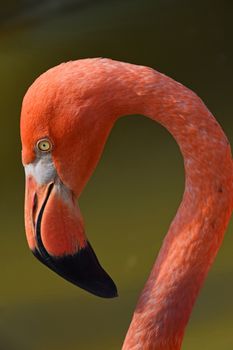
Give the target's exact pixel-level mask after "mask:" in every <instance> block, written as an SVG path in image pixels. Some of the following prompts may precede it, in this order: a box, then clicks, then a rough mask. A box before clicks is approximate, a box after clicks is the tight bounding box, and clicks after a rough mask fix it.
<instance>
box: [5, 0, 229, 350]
mask: <svg viewBox="0 0 233 350" xmlns="http://www.w3.org/2000/svg"><path fill="white" fill-rule="evenodd" d="M19 4H23V1H21V2H18V5H17V6H18V10H17V11H16V14H18V15H17V16H15V15H14V16H13V17H11V18H10V19H9V18H8V17H7V11H6V12H5V17H2V19H1V18H0V24H1V20H2V24H1V25H0V40H1V46H0V63H1V64H0V76H1V84H0V95H1V103H0V123H1V124H0V130H1V138H0V141H1V144H0V145H1V147H0V152H1V158H0V159H1V185H2V186H1V187H2V188H1V202H0V208H1V248H0V251H1V253H0V266H1V294H0V295H1V299H0V349H1V350H16V349H17V350H21V349H22V350H28V349H30V350H31V349H33V350H63V349H65V350H77V349H80V350H86V349H88V350H89V349H93V350H104V349H108V350H109V349H111V350H115V349H120V346H121V343H122V341H123V338H124V335H125V332H126V330H127V326H128V324H129V321H130V318H131V315H132V311H133V309H134V306H135V302H136V300H137V297H138V294H139V292H140V290H141V289H142V286H143V284H144V282H145V280H146V277H147V275H148V273H149V270H150V268H151V266H152V263H153V261H154V259H155V256H156V255H157V253H158V250H159V248H160V245H161V242H162V239H163V237H164V235H165V233H166V231H167V229H168V226H169V223H170V222H171V220H172V217H173V216H174V214H175V212H176V209H177V206H178V204H179V202H180V200H181V196H182V191H183V184H184V175H183V163H182V158H181V155H180V153H179V150H178V146H177V145H176V143H175V141H174V140H173V139H172V138H171V136H170V135H169V134H168V133H167V131H166V130H164V129H163V128H162V127H161V126H159V125H157V124H155V123H153V122H152V121H150V120H148V119H146V118H143V117H141V116H140V117H139V116H137V117H133V116H130V117H127V118H124V119H121V120H119V122H118V123H117V124H116V126H115V128H114V129H113V131H112V133H111V136H110V138H109V140H108V143H107V146H106V149H105V152H104V155H103V157H102V159H101V162H100V164H99V166H98V167H97V170H96V172H95V174H94V176H93V177H92V179H91V181H90V182H89V184H88V186H87V187H86V189H85V191H84V193H83V195H82V197H81V203H80V205H81V209H82V212H83V215H84V217H85V221H86V230H87V233H88V237H89V239H90V241H91V242H92V245H93V246H94V247H95V250H96V253H97V255H98V256H99V258H100V260H101V261H102V263H103V265H104V266H105V268H106V269H107V271H109V272H110V274H111V276H112V277H113V278H114V280H115V281H116V283H117V285H118V289H119V294H120V297H119V298H117V299H115V300H102V299H99V298H96V297H94V296H91V295H89V294H87V293H85V292H83V291H81V290H80V289H78V288H76V287H74V286H72V285H71V284H69V283H67V282H65V281H64V280H62V279H61V278H60V277H58V276H56V275H55V274H54V273H52V272H51V271H50V270H48V269H46V268H45V267H44V266H42V265H41V264H40V263H39V262H38V261H37V260H35V259H34V258H33V257H32V255H31V253H30V252H29V249H28V247H27V244H26V240H25V234H24V223H23V200H24V174H23V169H22V167H21V161H20V152H21V146H20V139H19V114H20V108H21V100H22V98H23V95H24V93H25V91H26V89H27V87H28V86H29V85H30V84H31V83H32V81H33V80H34V79H35V77H37V76H38V75H39V74H40V73H42V72H43V71H45V70H46V69H48V68H49V67H51V66H54V65H56V64H58V63H60V62H63V61H67V60H71V59H78V58H83V57H95V56H102V57H111V58H115V59H119V60H124V61H128V62H132V63H138V64H143V65H148V66H151V67H153V68H155V69H157V70H159V71H162V72H164V73H165V74H167V75H170V76H171V77H173V78H174V79H176V80H178V81H180V82H182V83H183V84H185V85H187V86H188V87H190V88H191V89H193V90H194V91H195V92H197V93H198V95H199V96H201V97H202V99H203V100H204V101H205V103H206V104H207V106H208V107H209V109H210V110H211V111H212V112H213V114H214V115H216V117H217V119H218V120H219V122H220V123H221V125H222V127H223V128H224V130H225V132H226V133H227V135H228V137H229V139H230V142H231V144H232V145H233V118H232V114H233V113H232V112H233V107H232V81H233V69H232V68H233V64H232V62H233V57H232V53H233V48H232V23H231V22H232V6H231V2H230V1H215V2H212V1H193V0H190V1H189V2H185V1H178V0H177V1H176V0H163V1H162V0H161V1H155V0H154V1H152V0H151V1H142V0H141V1H139V0H134V1H133V0H131V1H130V0H128V1H108V2H107V1H96V2H85V1H82V2H80V6H79V5H78V2H77V4H76V5H77V6H75V7H73V8H72V9H70V10H69V9H66V11H60V12H56V13H55V12H53V11H52V12H51V11H50V12H49V14H48V15H46V10H45V13H42V15H41V14H40V15H39V14H38V13H37V11H35V12H30V11H29V12H26V14H25V13H24V12H23V15H22V14H21V10H22V8H21V7H20V6H19ZM2 6H3V7H2V9H6V5H5V7H4V5H2ZM7 6H8V8H10V7H11V6H16V2H12V3H8V5H7ZM8 13H9V11H8ZM228 231H229V232H228V234H227V235H226V237H225V240H224V244H223V246H222V248H221V250H220V252H219V254H218V258H217V260H216V262H215V264H214V266H213V268H212V270H211V272H210V274H209V276H208V279H207V281H206V283H205V286H204V288H203V290H202V292H201V295H200V297H199V299H198V301H197V304H196V306H195V308H194V312H193V314H192V318H191V321H190V323H189V326H188V329H187V333H186V336H185V340H184V345H183V349H184V350H194V349H211V350H217V349H223V350H231V349H233V335H232V328H233V298H232V295H233V258H232V251H233V235H232V231H233V227H232V224H231V225H230V227H229V230H228Z"/></svg>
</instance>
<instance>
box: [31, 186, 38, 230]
mask: <svg viewBox="0 0 233 350" xmlns="http://www.w3.org/2000/svg"><path fill="white" fill-rule="evenodd" d="M37 208H38V196H37V194H36V193H35V194H34V198H33V206H32V223H33V227H34V228H35V226H36V211H37Z"/></svg>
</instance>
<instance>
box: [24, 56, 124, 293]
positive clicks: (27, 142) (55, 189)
mask: <svg viewBox="0 0 233 350" xmlns="http://www.w3.org/2000/svg"><path fill="white" fill-rule="evenodd" d="M73 68H75V70H74V71H75V74H76V75H75V79H74V74H72V72H71V71H72V70H73ZM78 72H79V69H78V67H76V66H75V67H73V65H72V63H67V64H64V65H60V66H58V67H55V68H53V69H51V70H49V71H48V72H46V73H44V74H43V75H42V76H40V77H39V78H38V79H37V80H36V81H35V82H34V83H33V85H32V86H31V87H30V88H29V90H28V92H27V93H26V95H25V97H24V101H23V106H22V113H21V140H22V161H23V165H24V168H25V175H26V190H25V226H26V236H27V241H28V244H29V247H30V249H31V250H32V252H33V254H34V255H35V256H36V257H37V258H38V259H39V260H40V261H41V262H43V263H44V264H45V265H47V266H48V267H49V268H50V269H52V270H53V271H55V272H56V273H58V274H59V275H61V276H62V277H64V278H65V279H67V280H68V281H70V282H72V283H74V284H75V285H78V286H79V287H81V288H83V289H85V290H87V291H89V292H91V293H93V294H95V295H98V296H101V297H106V298H110V297H115V296H116V295H117V290H116V286H115V284H114V282H113V281H112V279H111V278H110V277H109V275H108V274H107V273H106V272H105V271H104V269H103V268H102V267H101V265H100V263H99V262H98V259H97V257H96V255H95V253H94V251H93V249H92V247H91V245H90V243H89V242H88V240H87V238H86V235H85V230H84V224H83V220H82V216H81V213H80V210H79V207H78V205H77V198H78V197H79V195H80V193H81V191H82V189H83V187H84V185H85V183H86V182H87V180H88V178H89V177H90V174H91V173H92V171H93V169H94V168H95V166H96V164H97V162H98V159H99V157H100V153H101V151H102V148H103V146H104V143H105V140H106V138H107V135H108V132H109V130H110V125H106V126H104V125H100V123H99V122H98V119H97V118H96V114H95V113H96V110H93V108H92V107H91V106H92V105H93V104H94V105H96V104H95V100H93V99H95V97H92V96H94V95H93V94H90V93H89V92H88V89H86V90H85V89H84V87H85V81H86V79H83V78H82V77H80V76H81V74H80V75H79V73H78ZM74 81H75V86H76V87H75V88H74ZM77 86H79V88H78V87H77ZM100 112H101V111H100Z"/></svg>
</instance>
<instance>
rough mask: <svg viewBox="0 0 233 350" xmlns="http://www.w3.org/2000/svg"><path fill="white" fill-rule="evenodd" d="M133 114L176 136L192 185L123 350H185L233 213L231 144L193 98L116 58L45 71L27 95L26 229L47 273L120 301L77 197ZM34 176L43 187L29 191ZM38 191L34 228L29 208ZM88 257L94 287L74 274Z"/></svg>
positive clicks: (23, 132)
mask: <svg viewBox="0 0 233 350" xmlns="http://www.w3.org/2000/svg"><path fill="white" fill-rule="evenodd" d="M133 113H137V114H143V115H145V116H147V117H149V118H151V119H153V120H155V121H157V122H159V123H161V124H162V125H163V126H164V127H165V128H167V129H168V131H169V132H170V133H171V134H172V135H173V136H174V138H175V139H176V141H177V142H178V144H179V147H180V149H181V152H182V154H183V156H184V165H185V174H186V183H185V191H184V196H183V200H182V203H181V205H180V208H179V210H178V212H177V215H176V217H175V218H174V220H173V222H172V224H171V226H170V229H169V232H168V234H167V236H166V238H165V240H164V243H163V246H162V248H161V251H160V253H159V256H158V258H157V260H156V262H155V265H154V267H153V269H152V271H151V274H150V277H149V279H148V281H147V283H146V285H145V287H144V289H143V291H142V294H141V296H140V299H139V302H138V305H137V307H136V310H135V313H134V316H133V319H132V322H131V325H130V328H129V331H128V333H127V336H126V340H125V342H124V345H123V349H124V350H128V349H130V350H139V349H144V350H178V349H180V347H181V343H182V338H183V334H184V330H185V326H186V324H187V322H188V320H189V317H190V314H191V310H192V307H193V304H194V302H195V300H196V297H197V295H198V292H199V290H200V288H201V286H202V284H203V281H204V279H205V277H206V275H207V272H208V270H209V268H210V266H211V264H212V262H213V260H214V258H215V256H216V254H217V251H218V249H219V247H220V245H221V242H222V239H223V235H224V232H225V230H226V226H227V224H228V222H229V219H230V216H231V214H232V209H233V163H232V157H231V150H230V146H229V142H228V140H227V138H226V136H225V134H224V132H223V131H222V129H221V127H220V126H219V124H218V123H217V122H216V120H215V118H214V117H213V116H212V115H211V113H210V112H209V111H208V109H207V108H206V107H205V105H204V104H203V102H202V101H201V100H200V99H199V98H198V97H197V95H196V94H194V93H193V92H192V91H190V90H189V89H187V88H186V87H184V86H183V85H181V84H179V83H177V82H175V81H174V80H172V79H170V78H168V77H166V76H165V75H163V74H161V73H158V72H156V71H154V70H153V69H150V68H147V67H142V66H136V65H131V64H128V63H122V62H117V61H112V60H109V59H86V60H79V61H75V62H68V63H65V64H61V65H59V66H57V67H54V68H52V69H50V70H49V71H48V72H46V73H44V74H42V75H41V76H40V77H39V78H38V79H37V80H36V81H35V82H34V83H33V85H32V86H31V87H30V88H29V90H28V92H27V94H26V96H25V98H24V101H23V107H22V116H21V137H22V145H23V163H24V165H25V169H26V174H27V184H28V185H27V190H26V191H27V192H28V195H27V197H28V198H29V200H28V201H27V204H26V214H25V221H26V231H27V236H28V241H29V246H30V248H31V249H32V250H33V251H34V254H35V255H36V256H37V257H38V258H39V259H40V260H42V261H43V262H44V263H45V264H46V265H48V266H49V267H50V268H52V269H53V270H55V271H56V272H58V273H59V274H61V275H63V276H64V277H65V278H67V279H68V280H70V281H71V282H73V283H75V284H78V285H80V286H81V287H82V288H85V289H87V290H89V291H91V292H92V293H94V294H97V295H100V296H107V297H111V296H115V295H116V290H115V285H114V283H113V282H112V280H111V279H110V277H109V276H108V275H107V274H106V272H105V271H104V270H103V269H102V268H101V266H100V265H98V260H97V258H96V257H95V255H93V254H94V252H93V251H92V249H91V247H90V246H89V245H88V242H87V239H86V236H85V233H84V228H83V223H82V219H81V215H80V213H79V211H78V210H76V209H75V202H74V196H76V197H79V195H80V193H81V192H82V190H83V187H84V186H85V184H86V182H87V181H88V179H89V177H90V176H91V174H92V172H93V170H94V169H95V167H96V165H97V163H98V160H99V158H100V156H101V152H102V150H103V147H104V144H105V142H106V139H107V137H108V135H109V132H110V130H111V128H112V126H113V125H114V122H115V121H116V120H117V119H118V118H119V117H120V116H122V115H128V114H133ZM42 138H48V140H50V142H51V144H52V146H53V147H52V150H51V152H49V154H46V155H45V154H41V152H39V151H38V149H36V144H37V142H38V140H39V139H42ZM43 169H44V170H43ZM29 178H33V179H34V180H33V181H34V183H35V182H36V181H37V182H38V183H39V184H38V186H35V184H34V185H33V186H30V184H29V180H28V179H29ZM30 181H32V180H30ZM51 184H52V185H51ZM49 186H53V187H49ZM43 188H44V191H45V192H43ZM48 188H50V191H51V194H50V192H49V194H48V195H47V197H46V198H47V199H46V201H45V200H44V196H46V193H48V192H46V191H48ZM41 191H42V192H43V193H44V196H40V198H39V200H38V203H37V206H38V209H37V210H38V211H36V213H35V210H34V217H35V218H34V220H35V227H36V229H35V228H33V225H32V222H31V221H30V220H31V219H30V218H31V216H30V215H31V213H32V212H33V203H32V202H33V198H34V197H33V196H35V193H37V195H38V193H41ZM56 193H59V194H60V197H59V201H58V199H57V198H56ZM34 204H35V203H34ZM42 207H43V210H42V209H41V208H42ZM38 213H39V214H38ZM38 218H39V219H38ZM59 231H60V232H59ZM87 252H88V255H87V254H86V253H87ZM87 257H88V259H91V261H92V264H91V265H90V264H89V265H88V263H87V261H89V260H88V259H87ZM59 259H60V260H59ZM77 259H78V260H77ZM61 261H62V263H65V268H64V266H63V265H62V264H61V263H60V262H61ZM71 261H72V263H71ZM82 261H85V266H86V267H87V266H88V268H90V266H91V273H90V274H89V279H91V280H92V284H89V283H90V282H89V280H88V279H87V276H86V275H85V276H82V277H81V282H80V280H79V278H78V277H77V276H78V274H81V275H82V273H83V272H82V271H83V270H82ZM95 264H96V265H95ZM69 269H71V270H72V273H71V272H70V271H71V270H69ZM67 274H68V275H67ZM76 275H77V276H76ZM67 276H68V277H67ZM93 281H94V282H93ZM85 283H86V284H85ZM93 283H94V284H93Z"/></svg>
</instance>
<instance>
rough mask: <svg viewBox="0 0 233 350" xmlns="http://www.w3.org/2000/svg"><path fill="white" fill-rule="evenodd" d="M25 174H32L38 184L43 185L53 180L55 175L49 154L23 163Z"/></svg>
mask: <svg viewBox="0 0 233 350" xmlns="http://www.w3.org/2000/svg"><path fill="white" fill-rule="evenodd" d="M24 169H25V174H26V176H29V175H31V176H33V177H34V179H35V180H36V182H37V184H38V185H44V184H47V183H49V182H51V181H54V179H55V177H56V176H57V173H56V169H55V167H54V165H53V161H52V157H51V154H45V155H43V156H42V157H40V158H37V159H36V160H35V161H34V162H33V163H30V164H27V165H24Z"/></svg>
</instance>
